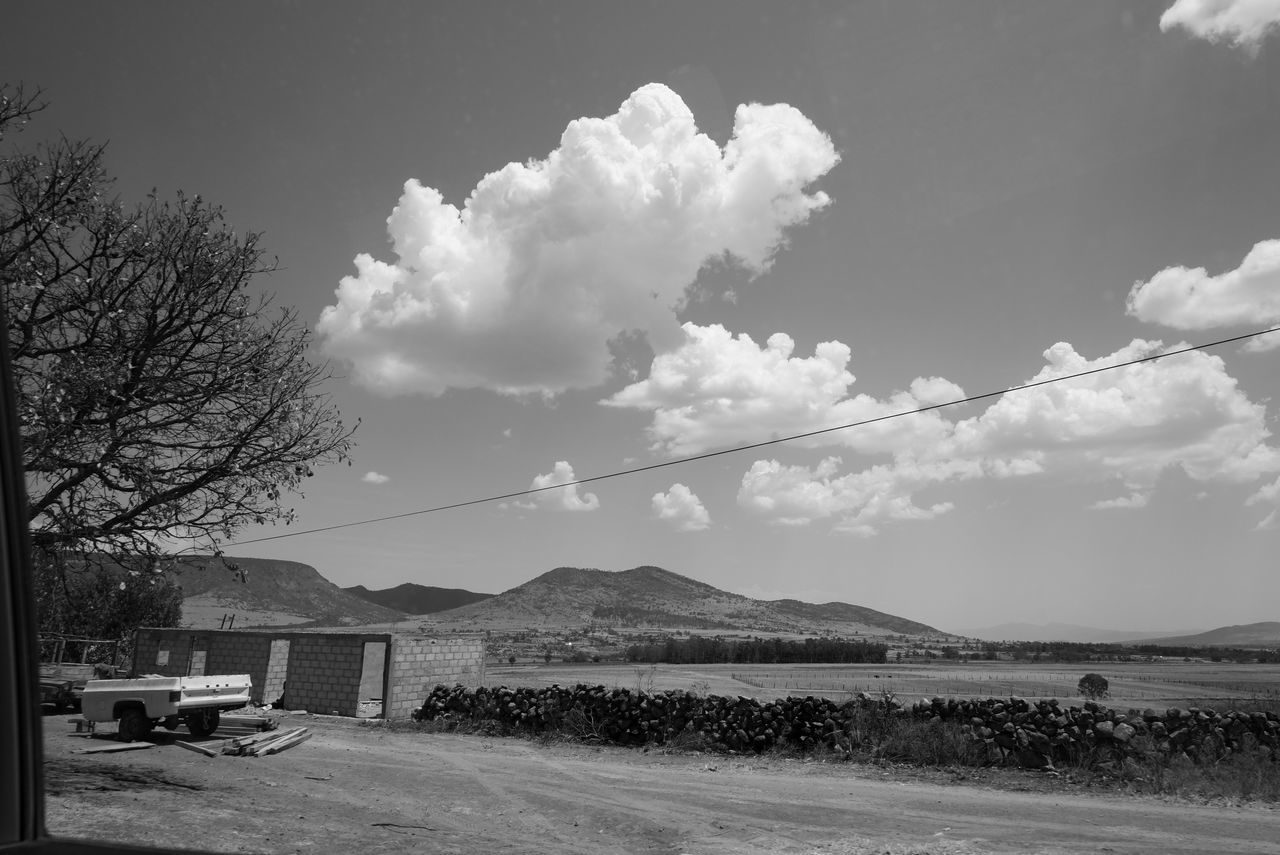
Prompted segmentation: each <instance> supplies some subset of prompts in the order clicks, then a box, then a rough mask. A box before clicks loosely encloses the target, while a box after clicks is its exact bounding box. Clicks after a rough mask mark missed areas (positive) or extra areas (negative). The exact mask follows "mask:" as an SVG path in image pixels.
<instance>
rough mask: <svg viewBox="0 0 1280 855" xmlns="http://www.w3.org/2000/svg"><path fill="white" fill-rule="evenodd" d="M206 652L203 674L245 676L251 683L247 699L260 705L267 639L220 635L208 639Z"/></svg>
mask: <svg viewBox="0 0 1280 855" xmlns="http://www.w3.org/2000/svg"><path fill="white" fill-rule="evenodd" d="M196 646H197V648H198V647H199V644H198V643H197V645H196ZM207 650H208V652H207V654H206V657H205V663H204V673H205V674H248V675H249V679H250V680H251V681H252V683H253V688H252V689H251V690H250V692H249V697H250V698H252V699H253V701H254V703H262V698H263V686H264V684H265V683H266V680H267V662H268V660H269V659H270V656H271V637H270V636H266V635H257V634H254V635H250V634H247V633H246V634H239V633H234V632H220V633H217V634H216V635H210V636H209V638H208V648H207ZM277 697H279V695H277Z"/></svg>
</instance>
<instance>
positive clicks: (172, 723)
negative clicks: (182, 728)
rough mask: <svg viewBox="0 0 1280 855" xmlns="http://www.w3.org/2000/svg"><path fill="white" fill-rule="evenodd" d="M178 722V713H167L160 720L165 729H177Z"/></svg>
mask: <svg viewBox="0 0 1280 855" xmlns="http://www.w3.org/2000/svg"><path fill="white" fill-rule="evenodd" d="M178 724H179V722H178V717H177V716H176V715H167V716H165V717H164V718H162V719H161V720H160V726H161V727H163V728H164V729H165V730H177V729H178Z"/></svg>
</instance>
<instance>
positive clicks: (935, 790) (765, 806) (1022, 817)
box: [44, 716, 1280, 855]
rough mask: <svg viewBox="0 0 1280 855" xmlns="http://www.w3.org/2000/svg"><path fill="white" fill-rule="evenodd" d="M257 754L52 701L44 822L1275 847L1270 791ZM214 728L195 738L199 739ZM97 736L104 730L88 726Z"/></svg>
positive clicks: (532, 840)
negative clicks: (81, 714) (1178, 793)
mask: <svg viewBox="0 0 1280 855" xmlns="http://www.w3.org/2000/svg"><path fill="white" fill-rule="evenodd" d="M283 724H284V725H287V726H298V725H303V726H307V727H309V728H311V729H312V731H313V733H314V736H313V738H312V739H311V740H310V741H308V742H305V743H303V744H301V745H299V746H297V747H295V748H293V749H291V750H289V751H286V752H283V753H280V754H277V755H273V756H270V757H262V758H255V757H230V756H218V757H215V758H206V757H204V756H203V755H200V754H196V753H193V752H190V751H186V750H183V749H181V748H180V747H178V746H176V745H174V744H173V741H174V740H175V738H182V739H188V738H189V737H188V735H187V734H186V732H185V730H180V731H179V732H178V733H177V734H169V733H167V732H163V731H161V732H159V733H157V734H156V735H155V736H154V737H153V740H154V741H155V742H156V743H157V746H156V747H155V748H151V749H147V750H141V751H125V752H119V753H109V754H82V753H79V752H80V750H81V749H83V748H85V747H87V745H88V744H90V742H91V741H90V740H86V739H85V738H82V737H71V736H68V733H69V732H70V731H71V730H73V728H72V727H70V726H69V725H68V724H67V723H66V720H65V718H63V717H47V718H45V719H44V725H45V739H44V743H45V752H46V754H45V759H46V762H45V774H46V793H47V802H46V805H47V822H48V827H49V830H50V833H52V834H54V835H56V836H59V837H72V838H86V837H88V838H96V839H99V840H113V841H120V842H130V843H137V844H147V845H152V846H158V847H162V848H188V847H198V848H202V849H206V850H211V851H216V852H255V853H258V852H260V853H280V852H284V853H314V855H327V854H328V853H334V855H351V853H356V852H359V853H372V852H391V853H395V852H415V853H490V852H522V853H557V855H558V853H632V852H639V853H672V854H673V855H675V853H689V855H724V853H823V855H871V853H876V855H884V853H889V855H972V853H1076V852H1115V853H1152V855H1155V853H1160V855H1168V853H1187V855H1204V853H1237V852H1238V853H1274V852H1276V851H1277V850H1276V846H1277V840H1280V811H1278V810H1275V809H1271V808H1266V807H1226V806H1206V805H1193V804H1188V803H1185V802H1169V801H1161V800H1155V799H1146V798H1136V797H1132V796H1127V795H1121V794H1116V793H1106V792H1095V791H1091V790H1090V791H1085V790H1075V791H1072V790H1071V788H1070V787H1068V786H1066V785H1065V784H1063V783H1061V782H1060V781H1053V780H1049V779H1046V778H1045V777H1044V776H1043V775H1040V774H1038V773H1026V772H1007V773H1006V772H981V771H978V772H975V773H973V774H965V775H959V774H954V773H948V772H942V771H937V772H932V771H931V772H927V773H923V772H914V771H909V770H898V771H886V770H884V769H881V768H877V767H872V766H861V765H851V764H835V763H814V762H805V761H801V760H780V759H775V758H743V757H727V756H718V755H702V754H663V753H658V752H649V753H645V752H642V751H638V750H627V749H614V748H594V747H590V746H583V745H574V744H564V743H557V744H549V745H543V744H539V743H536V742H530V741H525V740H518V739H490V738H486V737H482V736H457V735H443V734H427V733H420V732H413V731H406V730H399V731H397V730H393V729H388V728H386V727H382V726H378V725H376V724H371V723H364V722H360V721H358V720H353V719H341V718H331V717H327V716H292V717H289V719H288V721H286V722H284V723H283ZM220 742H221V740H219V739H216V738H215V739H211V740H206V743H207V744H208V745H210V746H211V747H214V746H216V745H217V744H218V743H220ZM92 744H94V745H102V744H108V743H106V742H103V741H102V739H101V737H99V738H98V739H95V740H92Z"/></svg>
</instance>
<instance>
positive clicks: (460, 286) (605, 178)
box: [317, 84, 839, 395]
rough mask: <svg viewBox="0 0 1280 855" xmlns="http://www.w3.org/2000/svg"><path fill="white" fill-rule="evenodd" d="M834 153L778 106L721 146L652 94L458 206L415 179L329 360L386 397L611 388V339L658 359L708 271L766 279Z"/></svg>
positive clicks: (749, 111) (323, 321)
mask: <svg viewBox="0 0 1280 855" xmlns="http://www.w3.org/2000/svg"><path fill="white" fill-rule="evenodd" d="M838 159H839V158H838V155H837V154H836V152H835V149H834V147H833V146H832V143H831V140H830V138H828V137H827V135H826V134H824V133H823V132H822V131H820V130H818V128H816V127H815V126H814V125H813V123H812V122H810V121H809V120H808V119H807V118H805V116H804V115H802V114H801V113H800V112H799V111H798V110H796V109H794V108H793V107H789V106H787V105H785V104H778V105H772V106H765V105H760V104H748V105H743V106H740V107H739V108H738V110H737V115H736V118H735V124H734V131H733V136H732V138H731V139H730V140H729V142H728V143H727V144H726V145H725V147H724V148H723V149H721V148H720V147H719V146H718V145H717V144H716V143H715V142H714V141H713V140H712V139H710V138H709V137H707V136H706V135H704V134H700V133H698V132H697V129H696V127H695V125H694V117H693V114H692V113H690V111H689V109H688V107H686V106H685V104H684V102H683V101H682V100H681V99H680V97H679V96H678V95H676V94H675V93H674V92H673V91H671V90H670V89H668V88H667V87H666V86H663V85H661V84H649V85H647V86H644V87H642V88H641V89H639V90H637V91H636V92H634V93H633V94H632V95H631V96H630V97H629V98H628V99H627V100H626V101H625V102H624V103H623V105H622V106H621V108H620V109H619V111H618V112H617V113H615V114H614V115H612V116H608V117H606V118H603V119H598V118H583V119H578V120H576V121H574V122H571V123H570V124H569V126H568V127H567V128H566V129H565V131H564V134H563V136H562V137H561V139H560V145H559V146H558V147H557V148H556V149H555V150H554V151H552V152H551V153H550V154H549V155H547V157H546V158H544V159H542V160H531V161H529V162H527V163H510V164H507V165H506V166H505V167H503V168H502V169H500V170H498V171H496V172H492V173H490V174H488V175H486V176H485V177H484V178H483V179H482V180H481V181H480V182H479V184H478V185H477V186H476V188H475V190H474V191H473V192H472V193H471V195H470V197H469V198H468V199H467V200H466V202H465V203H464V204H463V206H462V208H461V209H458V208H457V207H455V206H453V205H451V204H448V203H446V202H445V201H444V199H443V198H442V196H441V194H440V193H439V192H438V191H436V190H434V189H432V188H430V187H425V186H423V185H422V184H420V183H419V182H418V181H416V180H410V181H408V182H407V183H406V184H405V185H404V194H403V195H402V196H401V198H400V201H399V204H398V205H397V206H396V208H395V210H394V211H392V213H391V216H390V217H389V218H388V219H387V230H388V233H389V235H390V237H391V240H392V245H393V249H394V252H395V255H396V260H395V261H394V262H392V263H387V262H383V261H378V260H376V259H374V258H373V257H372V256H370V255H368V254H364V253H362V254H360V255H358V256H356V259H355V266H356V274H355V275H354V276H347V277H345V278H344V279H343V280H342V282H341V284H340V285H339V287H338V290H337V292H336V293H337V300H336V303H335V304H334V305H331V306H329V307H327V308H326V309H325V310H324V311H323V313H322V314H321V317H320V321H319V324H318V325H317V332H318V333H319V336H320V339H321V343H322V346H323V349H324V350H325V352H326V353H327V354H328V355H330V356H332V357H336V358H338V359H341V360H344V361H346V362H349V363H350V364H351V365H352V373H353V377H354V379H355V380H356V381H357V382H359V383H361V384H364V385H366V386H369V387H372V388H374V389H377V390H381V391H383V392H386V393H389V394H401V393H420V394H427V395H435V394H439V393H441V392H442V391H443V390H444V389H446V388H450V387H454V388H468V387H473V388H484V389H491V390H494V391H497V392H502V393H510V394H523V393H541V394H555V393H558V392H561V391H563V390H565V389H570V388H587V387H591V386H594V385H597V384H599V383H601V382H603V381H604V380H606V379H607V377H608V371H609V364H610V355H609V350H608V347H607V342H608V341H610V340H611V339H613V338H615V337H617V336H619V335H621V334H624V333H627V332H629V331H632V330H639V331H642V332H644V333H646V334H647V335H648V338H649V341H650V343H651V345H652V346H653V347H654V348H655V349H657V350H663V349H665V348H666V347H667V346H669V345H670V344H673V343H674V342H676V341H678V340H679V330H678V328H677V326H676V315H675V312H676V310H678V309H679V308H680V307H681V305H682V304H683V302H684V300H685V299H686V289H687V288H688V286H689V285H690V284H691V283H692V282H693V281H694V279H695V277H696V276H697V273H698V271H699V269H700V268H701V267H702V266H703V265H704V264H706V263H708V262H710V261H714V260H717V259H723V258H725V257H726V256H728V257H731V258H732V259H734V260H736V262H737V263H739V264H741V265H742V266H743V267H745V268H746V269H747V270H748V271H749V272H752V273H758V272H761V271H763V270H765V269H767V268H768V267H769V265H770V263H771V261H772V257H773V254H774V253H775V251H776V250H777V249H778V248H779V246H781V245H782V244H783V243H785V231H786V229H787V228H789V227H791V226H795V225H798V224H801V223H803V222H805V221H806V220H807V219H808V218H809V215H810V214H811V213H813V212H814V211H817V210H819V209H821V208H823V207H825V206H826V205H828V204H829V203H830V199H829V198H828V197H827V196H826V194H824V193H821V192H812V193H811V192H806V189H805V188H807V187H808V186H809V185H810V184H812V183H813V182H814V181H816V180H817V179H818V178H820V177H821V176H823V175H824V174H825V173H827V172H828V171H829V170H830V169H831V168H832V167H833V166H834V165H835V163H836V162H837V160H838Z"/></svg>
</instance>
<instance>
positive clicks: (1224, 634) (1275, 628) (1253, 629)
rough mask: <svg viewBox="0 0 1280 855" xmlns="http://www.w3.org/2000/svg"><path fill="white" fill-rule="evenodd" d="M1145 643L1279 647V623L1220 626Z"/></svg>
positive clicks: (1175, 645) (1150, 640)
mask: <svg viewBox="0 0 1280 855" xmlns="http://www.w3.org/2000/svg"><path fill="white" fill-rule="evenodd" d="M1147 643H1149V644H1165V645H1169V646H1170V647H1280V621H1274V620H1265V621H1261V622H1259V623H1246V624H1240V625H1238V626H1220V627H1218V628H1217V629H1211V630H1209V631H1208V632H1201V633H1198V634H1196V635H1174V636H1165V637H1162V638H1151V639H1147Z"/></svg>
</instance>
